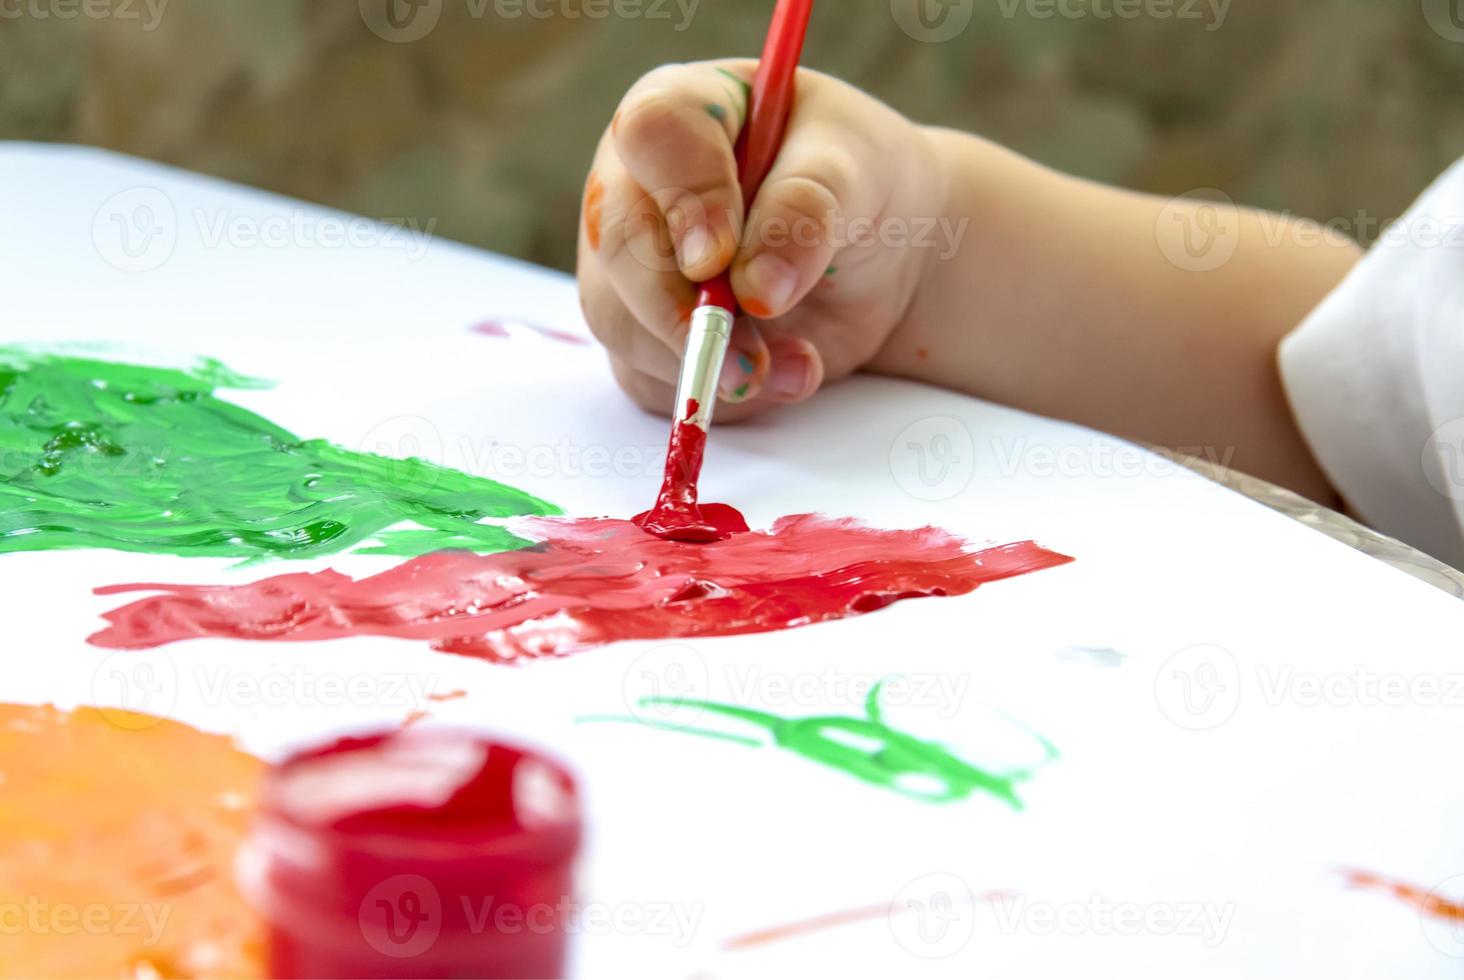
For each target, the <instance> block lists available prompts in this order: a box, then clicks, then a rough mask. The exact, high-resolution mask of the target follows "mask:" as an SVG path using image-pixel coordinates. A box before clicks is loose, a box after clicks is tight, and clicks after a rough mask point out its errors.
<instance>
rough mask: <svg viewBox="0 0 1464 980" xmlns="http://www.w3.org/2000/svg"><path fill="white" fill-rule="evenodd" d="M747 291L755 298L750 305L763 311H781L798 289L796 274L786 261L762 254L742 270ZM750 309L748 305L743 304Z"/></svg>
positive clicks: (766, 253) (778, 257)
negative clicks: (753, 304) (759, 307)
mask: <svg viewBox="0 0 1464 980" xmlns="http://www.w3.org/2000/svg"><path fill="white" fill-rule="evenodd" d="M743 274H744V275H745V276H746V282H747V287H748V290H749V291H750V292H751V293H752V295H753V296H755V297H757V298H756V299H755V300H752V301H751V303H755V304H757V305H758V306H761V307H762V308H763V309H764V310H767V311H771V310H783V309H786V308H787V307H788V304H789V303H790V302H792V300H793V290H795V289H797V288H798V273H797V271H796V270H795V269H794V268H793V266H792V265H790V264H789V263H788V261H787V260H786V259H784V258H782V257H781V256H777V255H774V254H773V253H772V252H764V253H763V254H761V255H759V256H757V257H756V258H755V259H753V260H752V261H751V262H749V263H747V268H746V269H744V270H743ZM743 306H744V307H745V308H747V309H751V304H750V303H743ZM754 315H758V314H754Z"/></svg>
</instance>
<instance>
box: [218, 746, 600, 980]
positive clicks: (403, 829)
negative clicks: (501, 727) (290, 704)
mask: <svg viewBox="0 0 1464 980" xmlns="http://www.w3.org/2000/svg"><path fill="white" fill-rule="evenodd" d="M261 796H262V799H261V801H260V811H259V817H258V819H257V821H256V824H255V828H254V834H253V837H252V838H251V839H250V841H249V843H248V844H247V845H246V846H245V849H244V851H243V853H242V854H241V857H240V861H239V874H240V879H241V884H242V887H243V889H244V892H245V894H246V895H247V896H248V897H249V900H250V902H251V903H252V904H253V905H254V906H255V908H256V909H258V910H259V912H260V913H261V915H262V916H263V918H264V919H265V922H266V927H267V930H268V933H269V937H270V951H269V964H270V975H271V976H273V977H277V978H281V980H284V978H293V977H402V978H417V977H449V976H450V977H510V976H511V977H556V976H563V975H564V972H565V953H566V946H567V936H566V931H565V926H566V922H565V916H566V915H567V914H568V912H569V911H570V910H569V903H570V901H571V900H572V893H573V864H574V859H575V856H576V854H577V852H578V850H579V845H580V838H581V833H582V827H581V821H580V808H579V798H578V792H577V788H576V785H575V780H574V777H573V776H572V775H571V774H570V772H569V771H568V770H567V769H565V768H564V766H563V765H561V764H560V763H558V762H556V761H554V760H552V759H549V758H547V757H545V756H543V755H540V754H539V753H537V752H534V751H532V750H529V749H526V748H523V747H519V746H515V745H509V744H504V743H502V742H498V741H493V740H491V739H488V738H486V737H484V736H482V735H480V734H475V733H472V732H465V731H459V730H452V729H441V728H437V729H434V728H408V729H401V730H393V731H390V732H386V733H382V734H375V735H369V736H364V737H351V738H343V739H340V740H339V741H336V742H334V743H332V744H330V745H327V746H324V747H321V748H315V749H311V750H308V751H305V752H302V753H300V754H298V755H295V756H292V757H290V758H289V759H286V760H285V761H284V762H283V763H281V764H279V765H278V766H276V767H274V769H273V770H271V772H270V773H269V774H268V775H267V776H266V778H265V782H264V790H263V793H262V794H261Z"/></svg>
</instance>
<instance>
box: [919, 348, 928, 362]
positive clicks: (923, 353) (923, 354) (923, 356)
mask: <svg viewBox="0 0 1464 980" xmlns="http://www.w3.org/2000/svg"><path fill="white" fill-rule="evenodd" d="M915 357H916V358H917V359H919V360H922V361H923V360H925V359H926V358H928V357H930V351H928V350H926V349H925V348H924V347H917V348H915Z"/></svg>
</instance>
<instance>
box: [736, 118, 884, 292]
mask: <svg viewBox="0 0 1464 980" xmlns="http://www.w3.org/2000/svg"><path fill="white" fill-rule="evenodd" d="M799 108H800V110H803V108H804V106H803V104H800V107H799ZM795 121H796V120H795ZM855 140H856V137H854V136H853V135H852V134H850V133H849V132H847V131H846V130H845V129H844V128H843V127H842V126H841V125H839V124H838V123H830V122H826V121H823V120H822V119H820V118H819V117H818V116H816V115H814V116H812V118H811V119H810V121H809V122H806V123H803V124H801V125H798V126H794V125H791V124H790V125H789V127H788V134H787V137H786V138H785V140H784V143H783V147H782V149H781V151H780V152H779V153H778V159H777V161H776V162H775V163H774V164H773V169H772V170H771V171H770V172H769V173H768V176H767V179H766V180H765V181H764V182H763V185H762V188H761V189H760V190H759V191H758V194H757V199H756V200H755V201H754V202H753V205H752V210H751V212H750V213H749V214H748V216H747V227H746V229H745V230H744V232H743V235H742V247H741V249H740V250H739V251H738V253H737V258H736V260H735V261H734V262H733V264H732V288H733V291H734V292H736V294H737V298H738V301H739V302H741V304H742V307H743V309H745V310H747V311H748V312H750V313H752V314H753V315H754V316H758V317H763V318H767V317H778V316H782V315H783V314H784V313H787V312H788V310H790V309H792V308H793V306H795V305H796V304H797V303H798V302H799V301H800V300H802V299H803V297H804V296H806V295H807V294H808V292H809V290H811V289H813V287H814V286H815V285H817V284H818V282H819V280H820V279H821V278H823V276H824V274H825V273H826V272H827V271H828V269H829V267H830V265H831V264H832V263H833V258H834V253H835V251H836V250H837V248H838V245H839V243H840V242H841V241H842V238H843V237H844V236H846V235H847V232H848V222H849V219H850V218H853V217H857V216H860V215H862V213H863V211H864V209H865V208H867V207H868V204H867V203H866V201H865V199H866V198H868V197H869V196H870V195H869V194H868V193H867V192H863V191H862V190H861V181H863V182H865V183H870V182H872V180H873V178H872V176H869V175H868V174H867V171H869V170H872V169H876V168H878V167H879V165H880V164H879V162H878V161H869V162H866V163H865V164H864V165H863V166H862V167H861V164H860V163H859V161H858V159H857V158H856V150H855V146H856V143H855Z"/></svg>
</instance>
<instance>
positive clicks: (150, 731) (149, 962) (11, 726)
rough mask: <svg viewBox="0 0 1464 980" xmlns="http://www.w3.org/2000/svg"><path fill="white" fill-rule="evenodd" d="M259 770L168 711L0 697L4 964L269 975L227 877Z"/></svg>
mask: <svg viewBox="0 0 1464 980" xmlns="http://www.w3.org/2000/svg"><path fill="white" fill-rule="evenodd" d="M263 769H264V763H262V762H260V761H259V760H258V759H256V758H254V757H253V756H251V755H249V754H248V753H246V752H243V751H241V750H239V749H238V748H236V747H235V746H234V744H233V742H232V741H230V740H229V739H228V738H227V737H224V736H221V735H208V734H205V733H203V732H200V731H198V730H197V729H194V728H190V727H189V726H187V725H183V724H180V723H178V722H174V721H165V720H163V719H160V718H154V717H152V716H149V715H139V714H133V713H131V712H127V711H120V710H115V709H111V708H108V709H102V710H98V709H96V708H80V709H78V710H76V711H74V712H66V711H60V710H57V709H56V708H53V707H50V706H49V705H47V706H42V707H33V706H29V705H15V704H0V787H3V788H0V839H3V840H4V841H5V847H4V848H3V849H0V908H8V909H15V910H18V913H17V918H16V919H14V920H12V921H10V922H8V923H7V926H9V927H8V928H5V929H0V972H3V975H5V976H16V977H23V976H33V977H40V976H53V977H59V976H68V977H85V976H90V977H137V978H142V977H148V978H151V977H251V978H252V977H262V976H264V975H265V974H264V970H265V966H264V947H263V936H262V933H261V931H260V930H259V929H258V928H257V927H256V925H255V920H254V916H253V914H252V913H251V912H250V911H249V910H248V908H247V907H246V906H245V904H244V901H243V899H242V898H241V897H240V895H239V893H238V891H237V890H236V889H235V886H234V851H235V849H236V848H237V847H238V845H239V843H240V842H241V841H242V840H243V838H244V837H245V835H246V833H247V830H248V822H249V817H250V812H251V810H252V808H253V800H254V792H255V784H256V782H257V781H258V779H259V778H260V776H261V775H262V771H263Z"/></svg>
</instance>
